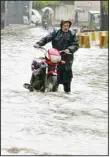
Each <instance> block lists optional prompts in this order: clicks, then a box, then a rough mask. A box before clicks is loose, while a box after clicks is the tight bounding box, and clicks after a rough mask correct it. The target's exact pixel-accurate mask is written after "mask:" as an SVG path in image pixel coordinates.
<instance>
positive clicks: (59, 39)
mask: <svg viewBox="0 0 110 157" xmlns="http://www.w3.org/2000/svg"><path fill="white" fill-rule="evenodd" d="M71 24H72V23H71V21H63V20H62V21H61V24H60V27H61V28H60V29H59V30H54V31H53V32H52V33H50V34H49V35H47V36H46V37H44V38H42V39H41V40H40V41H38V42H36V44H35V45H34V47H35V48H39V47H40V46H44V45H45V44H47V43H48V42H50V41H52V47H53V48H56V49H58V50H59V51H62V50H64V51H65V53H61V57H62V60H64V61H65V62H66V64H61V63H59V65H58V78H57V79H58V85H59V84H63V86H64V91H65V92H66V93H69V92H71V81H72V77H73V74H72V64H73V59H74V53H75V52H76V51H77V50H78V48H79V44H78V38H77V37H76V33H75V32H73V31H71V30H69V29H70V27H71ZM69 53H71V54H69Z"/></svg>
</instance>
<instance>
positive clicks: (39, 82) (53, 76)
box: [24, 47, 66, 92]
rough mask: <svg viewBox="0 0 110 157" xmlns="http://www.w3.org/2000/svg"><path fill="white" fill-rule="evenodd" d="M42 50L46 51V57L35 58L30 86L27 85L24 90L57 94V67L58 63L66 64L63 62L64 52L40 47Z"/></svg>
mask: <svg viewBox="0 0 110 157" xmlns="http://www.w3.org/2000/svg"><path fill="white" fill-rule="evenodd" d="M40 48H41V50H45V51H46V53H45V57H40V58H35V59H34V60H33V62H32V64H31V69H32V71H33V72H32V78H31V81H30V84H27V83H25V84H24V88H26V89H29V90H30V91H33V90H38V91H42V92H45V91H47V92H51V91H52V92H55V91H57V76H58V73H57V65H58V63H61V64H65V63H66V62H65V61H63V60H61V54H60V53H62V52H63V53H64V51H58V50H57V49H54V48H51V49H49V50H48V51H47V50H46V49H45V48H43V47H40Z"/></svg>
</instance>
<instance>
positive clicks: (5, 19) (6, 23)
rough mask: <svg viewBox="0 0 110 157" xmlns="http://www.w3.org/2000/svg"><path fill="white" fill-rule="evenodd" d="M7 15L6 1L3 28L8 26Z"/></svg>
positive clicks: (6, 2)
mask: <svg viewBox="0 0 110 157" xmlns="http://www.w3.org/2000/svg"><path fill="white" fill-rule="evenodd" d="M7 15H8V1H5V18H4V27H6V26H7V25H8V21H7V20H8V19H7Z"/></svg>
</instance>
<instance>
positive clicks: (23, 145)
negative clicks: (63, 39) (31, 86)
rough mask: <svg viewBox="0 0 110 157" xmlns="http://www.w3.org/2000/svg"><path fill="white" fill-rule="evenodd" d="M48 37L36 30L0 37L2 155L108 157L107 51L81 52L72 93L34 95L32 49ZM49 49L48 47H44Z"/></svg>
mask: <svg viewBox="0 0 110 157" xmlns="http://www.w3.org/2000/svg"><path fill="white" fill-rule="evenodd" d="M46 34H47V32H46V31H44V30H43V29H42V28H32V29H29V30H25V31H23V32H21V33H20V32H19V33H16V34H10V35H9V34H7V35H5V36H2V37H1V148H2V150H1V154H2V155H107V154H108V50H107V49H99V48H96V47H92V48H90V49H83V48H82V49H79V50H78V51H77V52H76V53H75V60H74V64H73V74H74V78H73V81H72V93H71V95H66V94H65V93H64V91H63V87H62V86H61V85H60V87H59V91H58V92H56V93H40V92H38V93H37V92H33V93H30V92H29V91H27V90H26V89H24V88H23V84H24V83H25V82H29V80H30V77H31V62H32V60H33V58H34V57H36V56H37V57H39V56H42V55H43V52H42V51H40V50H36V49H34V48H33V45H34V44H35V42H36V41H37V40H39V39H40V38H41V37H43V36H45V35H46ZM45 47H46V48H50V47H51V46H50V43H49V44H47V45H46V46H45Z"/></svg>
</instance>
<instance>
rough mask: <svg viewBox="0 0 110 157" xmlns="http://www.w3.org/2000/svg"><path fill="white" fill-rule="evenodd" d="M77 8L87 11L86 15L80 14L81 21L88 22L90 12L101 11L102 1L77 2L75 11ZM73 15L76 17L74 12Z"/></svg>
mask: <svg viewBox="0 0 110 157" xmlns="http://www.w3.org/2000/svg"><path fill="white" fill-rule="evenodd" d="M75 8H82V9H84V11H85V12H84V13H79V14H78V15H79V16H78V19H79V21H88V11H90V10H97V11H100V1H75V3H74V9H75ZM73 15H75V12H74V11H73Z"/></svg>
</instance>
